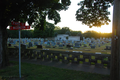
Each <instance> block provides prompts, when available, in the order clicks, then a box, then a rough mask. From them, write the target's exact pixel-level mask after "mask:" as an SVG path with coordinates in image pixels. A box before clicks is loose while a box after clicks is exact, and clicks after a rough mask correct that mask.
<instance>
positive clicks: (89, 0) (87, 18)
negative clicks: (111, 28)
mask: <svg viewBox="0 0 120 80" xmlns="http://www.w3.org/2000/svg"><path fill="white" fill-rule="evenodd" d="M112 2H113V0H83V1H80V3H78V6H80V8H79V9H78V10H77V11H76V19H77V20H78V21H82V23H83V24H85V25H87V26H89V27H90V28H91V27H93V26H94V27H101V25H105V24H106V25H108V24H109V22H110V21H111V20H110V19H109V17H108V15H110V12H109V11H108V8H109V7H110V6H111V4H112Z"/></svg>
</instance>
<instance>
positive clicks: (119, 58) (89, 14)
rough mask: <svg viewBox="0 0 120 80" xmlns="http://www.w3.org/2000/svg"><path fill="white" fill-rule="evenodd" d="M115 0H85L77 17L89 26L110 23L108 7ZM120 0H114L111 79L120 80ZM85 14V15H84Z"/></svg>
mask: <svg viewBox="0 0 120 80" xmlns="http://www.w3.org/2000/svg"><path fill="white" fill-rule="evenodd" d="M110 3H113V0H84V1H82V2H81V3H80V4H79V5H81V8H80V9H79V10H78V11H77V13H76V18H77V20H79V21H82V23H83V24H86V25H88V26H89V27H92V26H96V27H99V26H101V25H104V24H108V22H109V21H110V20H109V18H108V14H109V13H108V11H107V9H108V7H110ZM119 8H120V0H114V11H113V30H112V51H111V68H110V77H111V78H110V79H111V80H120V76H119V75H120V31H119V30H120V15H119V14H120V9H119ZM80 10H81V11H80ZM82 14H83V15H82Z"/></svg>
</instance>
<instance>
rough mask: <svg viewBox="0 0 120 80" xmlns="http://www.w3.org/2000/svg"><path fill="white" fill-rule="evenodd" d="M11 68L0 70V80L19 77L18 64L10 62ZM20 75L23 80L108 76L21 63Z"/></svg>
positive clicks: (105, 79) (103, 78)
mask: <svg viewBox="0 0 120 80" xmlns="http://www.w3.org/2000/svg"><path fill="white" fill-rule="evenodd" d="M10 63H12V65H11V66H8V67H6V68H3V69H0V78H1V79H2V77H3V78H4V80H9V77H17V78H18V77H19V63H18V62H14V61H12V62H10ZM21 73H22V78H23V79H24V80H109V77H110V76H109V75H101V74H95V73H88V72H82V71H75V70H67V69H60V68H55V67H49V66H43V65H37V64H30V63H22V64H21ZM1 79H0V80H1ZM15 80H16V79H15Z"/></svg>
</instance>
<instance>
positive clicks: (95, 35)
mask: <svg viewBox="0 0 120 80" xmlns="http://www.w3.org/2000/svg"><path fill="white" fill-rule="evenodd" d="M83 36H84V37H85V38H96V39H97V38H111V37H112V33H99V32H96V31H86V32H85V33H83Z"/></svg>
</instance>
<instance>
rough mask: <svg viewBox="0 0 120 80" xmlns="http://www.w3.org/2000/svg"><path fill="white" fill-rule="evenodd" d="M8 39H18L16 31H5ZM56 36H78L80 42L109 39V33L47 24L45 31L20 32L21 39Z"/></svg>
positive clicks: (35, 29)
mask: <svg viewBox="0 0 120 80" xmlns="http://www.w3.org/2000/svg"><path fill="white" fill-rule="evenodd" d="M7 32H8V37H9V38H18V31H17V30H9V29H7ZM58 34H68V35H69V36H80V39H81V40H82V39H83V37H85V38H100V37H102V38H103V37H105V38H111V36H112V34H111V33H98V32H96V31H86V32H84V33H82V32H81V31H72V30H71V29H69V27H63V28H60V27H59V26H54V24H51V23H48V22H47V24H46V29H45V30H39V29H37V28H34V30H21V38H39V37H41V38H47V37H55V36H57V35H58Z"/></svg>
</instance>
